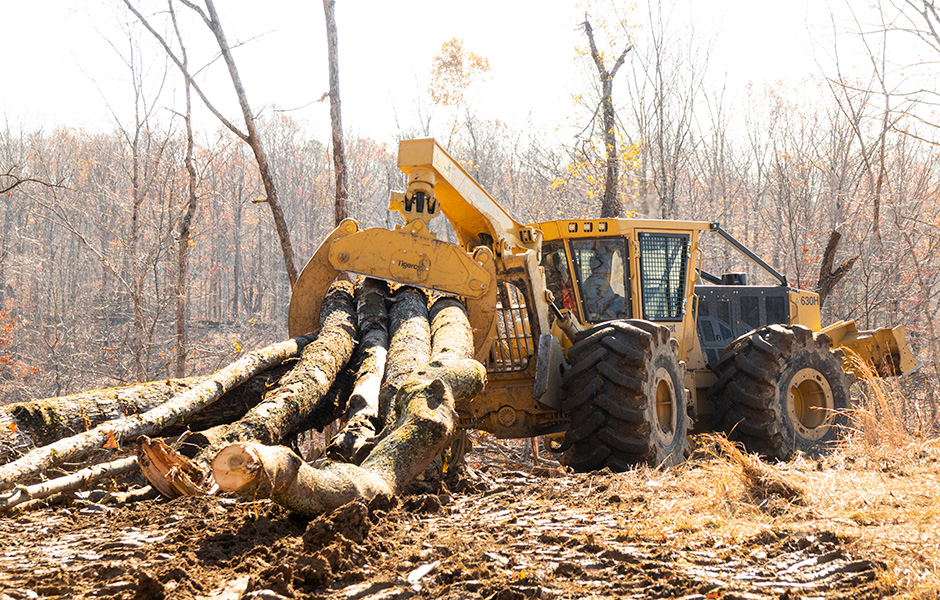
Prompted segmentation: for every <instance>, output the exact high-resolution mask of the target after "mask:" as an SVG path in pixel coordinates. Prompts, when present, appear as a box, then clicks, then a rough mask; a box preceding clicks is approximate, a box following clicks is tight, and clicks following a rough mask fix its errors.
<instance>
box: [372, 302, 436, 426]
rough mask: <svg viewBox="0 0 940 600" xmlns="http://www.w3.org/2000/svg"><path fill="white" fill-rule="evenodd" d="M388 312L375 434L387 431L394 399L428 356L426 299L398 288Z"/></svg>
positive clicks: (393, 418)
mask: <svg viewBox="0 0 940 600" xmlns="http://www.w3.org/2000/svg"><path fill="white" fill-rule="evenodd" d="M393 302H394V304H392V308H391V310H390V311H389V320H390V327H391V334H392V339H391V342H390V343H389V347H388V360H387V362H386V365H385V376H384V378H383V379H382V388H381V390H380V391H379V430H380V431H381V430H384V429H387V428H388V427H389V426H390V425H392V424H393V423H394V422H395V420H396V418H397V416H396V415H395V411H394V402H395V396H397V395H398V390H399V388H400V387H401V385H402V384H403V383H404V382H405V381H406V380H407V379H408V378H409V377H410V376H411V374H412V373H413V372H414V370H415V369H417V368H420V367H421V366H422V365H425V364H427V362H428V360H429V358H430V355H431V327H430V324H429V323H428V299H427V296H426V295H425V294H424V292H422V291H420V290H416V289H414V288H407V287H403V288H399V289H398V290H397V291H396V292H395V297H394V299H393Z"/></svg>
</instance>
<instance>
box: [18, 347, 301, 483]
mask: <svg viewBox="0 0 940 600" xmlns="http://www.w3.org/2000/svg"><path fill="white" fill-rule="evenodd" d="M312 339H313V338H312V337H309V336H300V337H297V338H294V339H291V340H287V341H284V342H279V343H277V344H272V345H271V346H267V347H266V348H262V349H260V350H255V351H253V352H249V353H248V354H246V355H245V356H243V357H241V358H240V359H238V360H237V361H235V362H233V363H232V364H230V365H228V366H227V367H225V368H224V369H221V370H219V371H217V372H216V373H215V374H213V375H212V376H211V377H207V378H206V379H204V380H203V381H202V382H201V383H199V384H197V385H195V386H193V387H192V388H190V389H188V390H186V391H185V392H182V393H180V394H177V395H175V396H173V397H172V398H171V399H170V400H169V401H167V402H164V403H163V404H160V405H159V406H157V407H155V408H153V409H151V410H149V411H147V412H145V413H143V414H140V415H132V416H129V417H124V418H122V419H117V420H113V421H107V422H105V423H102V424H100V425H98V426H97V427H95V428H94V429H90V430H88V431H85V432H84V433H80V434H78V435H75V436H72V437H69V438H64V439H60V440H58V441H56V442H54V443H52V444H49V445H47V446H43V447H42V448H36V449H34V450H32V451H30V452H29V453H27V454H26V455H25V456H23V457H22V458H19V459H17V460H15V461H13V462H10V463H7V464H5V465H2V466H0V490H4V489H7V488H9V487H11V486H12V485H14V484H16V483H19V482H22V481H24V480H26V479H27V478H30V477H33V476H35V475H38V474H39V473H42V472H43V471H45V470H46V469H49V468H51V467H53V466H56V465H60V464H63V463H66V462H74V461H77V460H81V459H82V458H84V457H86V456H88V455H89V454H90V453H92V452H94V451H95V450H97V449H99V448H102V447H104V446H105V445H107V446H116V445H120V443H121V442H123V441H125V440H132V439H136V438H137V437H138V436H141V435H153V434H154V433H156V432H158V431H161V430H163V429H165V428H167V427H168V426H170V425H173V424H175V423H178V422H180V421H182V420H184V419H186V418H188V417H189V416H191V415H193V414H195V413H197V412H198V411H200V410H202V409H203V408H205V407H206V406H209V405H210V404H212V403H214V402H216V401H217V400H218V399H219V398H220V397H221V396H223V395H224V394H225V393H226V392H229V391H231V390H233V389H235V388H236V387H238V386H239V385H240V384H242V383H244V382H245V381H247V380H248V379H250V378H252V377H254V376H255V375H258V374H259V373H261V372H263V371H266V370H268V369H270V368H272V367H274V366H277V365H279V364H281V363H283V362H284V361H285V360H287V359H289V358H291V357H293V356H296V355H297V354H298V353H300V351H301V350H302V349H303V348H304V346H306V345H307V344H308V343H309V342H310V341H312Z"/></svg>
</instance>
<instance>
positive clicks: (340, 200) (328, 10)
mask: <svg viewBox="0 0 940 600" xmlns="http://www.w3.org/2000/svg"><path fill="white" fill-rule="evenodd" d="M335 8H336V0H323V12H324V16H325V17H326V45H327V56H328V57H329V62H330V123H331V125H332V128H333V169H334V170H335V171H336V206H335V221H336V225H339V223H340V221H342V220H343V219H345V218H346V217H347V216H348V215H349V210H348V208H347V207H346V198H347V195H348V193H347V187H346V149H345V146H344V144H343V117H342V112H341V111H340V104H339V41H338V38H337V34H336V14H335V12H334V9H335Z"/></svg>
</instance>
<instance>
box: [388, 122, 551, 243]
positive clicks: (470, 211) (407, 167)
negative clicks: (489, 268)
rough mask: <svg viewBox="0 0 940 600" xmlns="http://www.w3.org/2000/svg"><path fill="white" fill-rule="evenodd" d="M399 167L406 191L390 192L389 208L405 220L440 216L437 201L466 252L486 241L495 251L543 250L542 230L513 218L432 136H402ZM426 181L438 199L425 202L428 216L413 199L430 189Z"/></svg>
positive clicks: (399, 149) (399, 148)
mask: <svg viewBox="0 0 940 600" xmlns="http://www.w3.org/2000/svg"><path fill="white" fill-rule="evenodd" d="M398 168H400V169H401V170H402V171H404V172H405V174H407V175H408V191H407V192H405V193H404V194H402V193H400V192H392V199H391V202H390V203H389V209H390V210H394V211H397V212H399V213H400V214H401V215H402V216H403V217H405V219H406V220H407V221H409V222H411V221H412V220H414V219H416V218H422V219H424V220H429V219H431V218H433V217H434V216H436V214H435V213H431V211H432V210H436V208H437V207H438V206H439V207H440V211H441V212H442V213H444V216H446V217H447V219H448V221H450V224H451V226H453V228H454V231H455V232H456V233H457V237H458V239H459V240H460V245H461V246H463V248H464V250H466V251H468V252H470V251H472V250H473V249H474V248H476V247H477V246H488V247H490V248H491V249H492V250H493V252H494V253H495V254H496V255H497V256H499V255H502V254H503V253H507V252H509V253H513V254H521V253H524V252H525V251H526V250H532V251H534V252H535V253H536V255H537V256H538V254H539V253H540V252H541V246H542V232H541V231H540V230H538V229H536V228H535V227H530V226H528V225H522V224H520V223H519V222H517V221H516V220H515V219H513V218H512V216H511V215H510V214H509V213H508V212H506V210H505V209H504V208H503V207H502V206H500V204H499V203H498V202H496V200H494V199H493V198H492V196H490V195H489V194H488V193H486V190H484V189H483V188H482V187H480V184H478V183H477V182H476V181H475V180H474V179H473V178H472V177H471V176H470V175H469V174H468V173H467V172H466V171H465V170H464V169H463V167H461V166H460V164H459V163H458V162H457V161H456V160H454V159H453V158H452V157H451V156H450V155H449V154H447V152H445V151H444V149H443V148H441V146H440V145H439V144H438V143H437V142H436V141H434V140H433V139H431V138H427V139H422V140H406V141H402V142H400V143H399V146H398ZM429 175H430V177H429ZM428 186H430V187H432V188H433V191H432V193H433V196H434V197H435V198H436V204H433V205H432V206H431V208H430V209H428V205H427V204H426V203H425V204H424V207H425V214H426V216H424V215H423V214H422V213H421V212H419V211H420V208H421V203H420V202H415V201H414V200H413V199H414V197H415V196H414V195H415V194H416V193H418V194H420V193H423V194H425V195H427V191H428V190H427V188H428ZM432 202H433V200H432Z"/></svg>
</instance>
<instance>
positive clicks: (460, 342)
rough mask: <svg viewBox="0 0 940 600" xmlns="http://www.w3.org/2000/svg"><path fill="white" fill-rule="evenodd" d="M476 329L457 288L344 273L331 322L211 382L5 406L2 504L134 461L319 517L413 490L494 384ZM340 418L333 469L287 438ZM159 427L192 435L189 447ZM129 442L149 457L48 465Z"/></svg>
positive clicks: (33, 499) (149, 470)
mask: <svg viewBox="0 0 940 600" xmlns="http://www.w3.org/2000/svg"><path fill="white" fill-rule="evenodd" d="M472 335H473V334H472V331H471V328H470V325H469V322H468V320H467V315H466V311H465V309H464V307H463V305H462V304H461V303H460V302H459V301H458V300H456V299H454V298H449V297H436V298H433V299H432V300H430V301H429V298H428V296H427V295H426V294H425V293H424V292H422V291H420V290H416V289H413V288H407V287H402V288H398V289H397V290H395V291H394V292H391V291H390V290H389V288H388V286H387V285H386V284H385V283H384V282H380V281H375V280H371V279H366V280H363V281H360V282H359V283H358V285H354V284H352V283H350V282H347V281H337V282H335V283H334V284H333V285H332V287H331V288H330V290H329V292H328V294H327V296H326V298H325V299H324V302H323V305H322V309H321V312H320V330H319V332H316V333H315V334H311V335H307V336H301V337H296V338H294V339H291V340H287V341H284V342H280V343H277V344H273V345H271V346H268V347H266V348H263V349H260V350H256V351H253V352H249V353H247V354H245V355H244V356H242V357H241V358H239V359H238V360H236V361H235V362H233V363H231V364H229V365H228V366H226V367H225V368H223V369H220V370H219V371H217V372H216V373H214V374H213V375H211V376H209V377H203V378H199V377H195V378H190V379H183V380H168V381H160V382H150V383H144V384H139V385H133V386H127V387H123V388H113V389H109V390H98V391H93V392H85V393H82V394H76V395H74V396H68V397H63V398H51V399H45V400H35V401H30V402H23V403H19V404H11V405H7V406H2V407H0V463H2V464H0V511H3V510H7V509H10V508H12V507H13V506H20V505H23V504H27V503H32V504H35V503H37V502H39V501H40V499H42V498H47V497H49V496H53V495H56V494H60V495H61V494H66V493H70V492H72V491H74V490H76V489H79V488H81V487H82V486H85V485H87V484H89V483H90V482H92V481H95V480H97V479H100V478H104V477H115V476H117V475H120V474H123V473H127V472H132V471H134V470H135V469H140V470H141V471H142V472H143V474H144V476H145V477H146V478H147V480H148V481H149V482H150V486H152V489H153V490H156V491H157V492H159V493H160V494H163V495H165V496H169V497H174V496H179V495H202V494H214V493H216V492H218V491H224V492H235V493H238V494H240V495H242V496H246V497H249V498H252V499H258V498H270V499H271V500H273V501H274V502H277V503H279V504H281V505H283V506H286V507H288V508H289V509H291V510H294V511H297V512H301V513H305V514H318V513H322V512H327V511H330V510H332V509H334V508H336V507H339V506H341V505H343V504H345V503H347V502H349V501H351V500H355V499H363V500H368V499H371V498H373V497H374V496H377V495H380V494H387V495H396V494H399V493H400V492H401V491H402V489H403V488H404V487H405V486H406V485H408V484H409V483H410V482H411V481H413V480H414V479H415V477H416V476H418V475H419V474H420V473H421V472H422V471H424V469H425V468H426V467H427V466H428V465H429V464H430V463H431V462H432V461H433V460H434V459H435V458H436V457H437V456H439V455H440V454H441V452H442V451H443V450H444V449H445V448H447V447H448V446H449V445H450V443H451V441H452V440H453V438H454V436H455V432H456V413H455V409H454V406H455V403H459V402H461V401H465V400H468V399H470V398H472V397H473V396H474V395H476V394H477V393H479V392H480V391H481V390H482V389H483V385H484V383H485V379H486V371H485V369H484V367H483V365H481V364H480V363H479V362H477V361H476V360H474V359H473V348H474V346H473V337H472ZM246 409H247V411H246ZM338 418H340V419H342V420H343V421H344V422H345V424H344V425H343V427H342V429H341V430H340V431H339V433H338V434H337V435H335V436H334V437H333V438H332V439H331V440H330V441H329V445H328V447H327V450H326V452H327V454H328V456H329V457H330V458H331V460H329V461H326V462H324V463H322V464H321V465H320V466H319V467H314V466H312V465H311V464H308V463H306V462H305V461H304V460H303V459H302V458H301V457H300V456H299V455H298V454H296V453H295V452H293V451H292V450H290V449H289V448H287V447H285V446H283V445H280V444H283V443H285V442H286V441H287V440H289V439H292V438H293V437H294V436H296V435H297V434H298V433H299V432H302V431H307V430H310V429H317V430H322V428H323V427H324V426H326V425H327V424H329V423H332V422H335V421H336V420H337V419H338ZM181 432H182V435H180V434H181ZM157 436H164V438H165V439H167V440H177V441H178V440H182V439H185V443H186V447H187V448H189V449H190V451H188V452H186V453H185V454H186V455H184V453H183V452H181V450H180V448H178V447H174V444H173V443H165V442H164V441H163V440H162V439H160V438H159V437H157ZM125 445H135V446H136V447H135V448H134V450H135V452H134V453H133V454H132V455H130V456H126V457H124V458H120V459H117V460H111V461H109V462H102V463H99V464H96V465H93V466H87V467H84V468H81V469H79V470H78V471H76V472H73V473H68V474H65V475H62V476H59V477H54V478H52V477H50V475H49V473H51V472H54V471H57V472H61V471H62V470H63V467H64V466H66V465H76V464H78V465H80V466H81V465H82V464H83V461H84V462H88V461H89V460H90V457H94V456H98V455H100V454H101V453H102V448H105V449H107V448H112V449H114V451H115V452H119V451H120V449H121V447H122V446H125Z"/></svg>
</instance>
